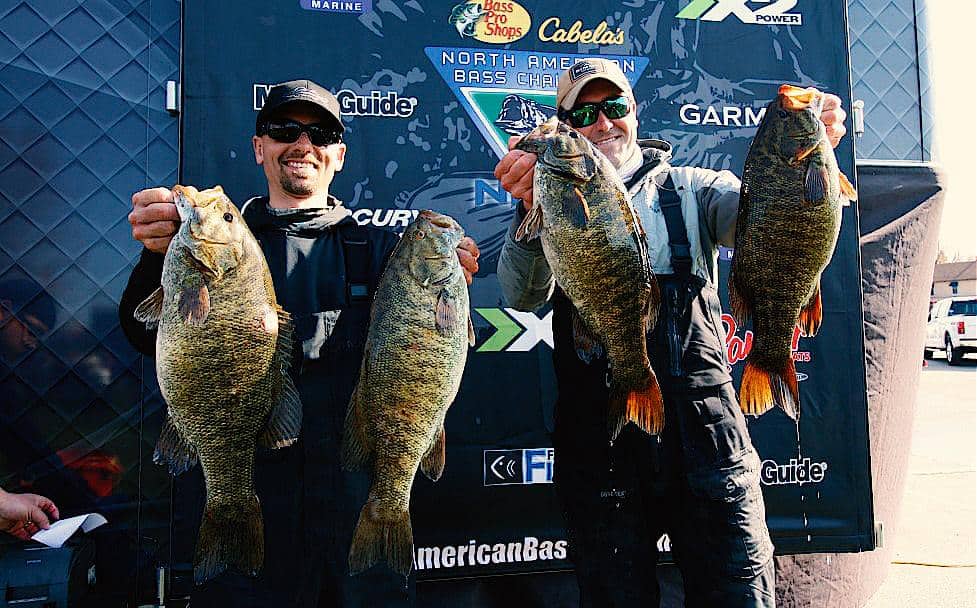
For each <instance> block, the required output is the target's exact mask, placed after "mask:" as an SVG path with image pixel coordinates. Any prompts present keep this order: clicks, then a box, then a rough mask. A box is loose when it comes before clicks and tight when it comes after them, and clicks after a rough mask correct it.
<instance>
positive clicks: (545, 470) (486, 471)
mask: <svg viewBox="0 0 977 608" xmlns="http://www.w3.org/2000/svg"><path fill="white" fill-rule="evenodd" d="M482 454H483V471H482V483H483V485H486V486H507V485H519V484H521V485H532V484H537V483H553V448H528V449H519V450H485V451H484V452H483V453H482Z"/></svg>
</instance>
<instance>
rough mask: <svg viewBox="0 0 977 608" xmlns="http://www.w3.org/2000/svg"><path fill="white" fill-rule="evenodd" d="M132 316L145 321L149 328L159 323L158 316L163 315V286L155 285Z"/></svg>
mask: <svg viewBox="0 0 977 608" xmlns="http://www.w3.org/2000/svg"><path fill="white" fill-rule="evenodd" d="M132 316H133V317H134V318H135V319H136V321H142V322H143V323H145V324H146V327H148V328H149V329H153V328H154V327H156V326H157V325H159V320H160V317H162V316H163V288H162V287H157V288H156V290H155V291H154V292H153V293H151V294H149V297H148V298H146V299H145V300H143V301H142V302H140V303H139V306H136V310H135V311H133V313H132Z"/></svg>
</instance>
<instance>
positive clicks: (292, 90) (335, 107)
mask: <svg viewBox="0 0 977 608" xmlns="http://www.w3.org/2000/svg"><path fill="white" fill-rule="evenodd" d="M299 101H304V102H306V103H311V104H312V105H314V106H317V107H318V108H320V109H322V110H323V111H324V112H325V113H326V114H327V115H329V116H330V117H331V118H332V119H333V120H334V121H335V123H336V128H338V129H339V131H340V133H341V132H343V131H344V130H345V129H346V128H345V127H344V126H343V121H342V120H340V112H339V101H337V100H336V96H335V95H333V94H332V93H330V92H329V91H328V90H326V89H324V88H323V87H321V86H319V85H317V84H316V83H314V82H312V81H311V80H289V81H288V82H282V83H279V84H276V85H275V86H273V87H271V90H269V91H268V96H267V97H265V105H263V106H261V111H259V112H258V118H257V119H256V120H255V123H254V131H255V133H256V134H258V133H260V131H261V125H263V124H264V123H265V122H267V121H268V120H269V119H270V118H271V117H272V115H273V114H274V112H275V110H277V109H279V108H281V107H282V106H285V105H287V104H290V103H295V102H299Z"/></svg>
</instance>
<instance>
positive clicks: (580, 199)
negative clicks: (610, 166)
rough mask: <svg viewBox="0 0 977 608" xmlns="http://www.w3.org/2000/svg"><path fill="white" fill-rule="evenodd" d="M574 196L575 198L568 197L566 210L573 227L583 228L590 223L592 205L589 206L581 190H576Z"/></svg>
mask: <svg viewBox="0 0 977 608" xmlns="http://www.w3.org/2000/svg"><path fill="white" fill-rule="evenodd" d="M573 194H574V195H575V197H568V199H567V200H566V201H565V206H564V210H565V211H566V213H567V216H568V217H569V218H570V223H571V224H572V225H574V226H576V227H577V228H583V227H585V226H586V225H587V222H589V221H590V205H588V204H587V199H586V198H584V195H583V192H581V191H580V188H574V189H573Z"/></svg>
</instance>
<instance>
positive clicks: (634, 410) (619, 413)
mask: <svg viewBox="0 0 977 608" xmlns="http://www.w3.org/2000/svg"><path fill="white" fill-rule="evenodd" d="M615 392H616V391H615ZM612 394H614V392H612ZM628 423H634V424H635V425H636V426H637V427H638V428H640V429H641V430H642V431H644V432H645V433H648V434H649V435H658V434H659V433H661V431H662V428H663V427H664V426H665V404H664V400H663V399H662V391H661V387H659V386H658V378H657V377H656V376H655V373H654V372H651V375H650V376H649V378H648V384H647V386H646V387H645V388H644V389H642V390H637V391H631V392H629V393H627V394H626V395H621V394H617V395H615V396H614V397H613V398H612V400H611V410H610V418H609V419H608V432H609V434H610V437H611V440H614V439H617V436H618V435H619V434H620V433H621V430H622V429H623V428H624V427H625V426H627V424H628Z"/></svg>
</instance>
